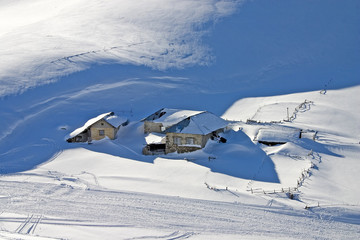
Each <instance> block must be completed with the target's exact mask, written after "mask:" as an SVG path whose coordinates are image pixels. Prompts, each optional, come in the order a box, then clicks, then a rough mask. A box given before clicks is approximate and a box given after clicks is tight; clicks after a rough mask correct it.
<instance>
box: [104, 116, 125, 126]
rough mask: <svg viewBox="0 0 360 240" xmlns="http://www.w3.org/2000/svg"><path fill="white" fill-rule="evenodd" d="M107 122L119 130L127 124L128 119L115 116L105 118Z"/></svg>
mask: <svg viewBox="0 0 360 240" xmlns="http://www.w3.org/2000/svg"><path fill="white" fill-rule="evenodd" d="M105 121H107V122H108V123H110V124H111V125H112V126H113V127H115V128H118V127H120V126H121V125H122V124H124V123H126V121H127V119H126V118H125V117H119V116H115V115H113V116H109V117H107V118H105Z"/></svg>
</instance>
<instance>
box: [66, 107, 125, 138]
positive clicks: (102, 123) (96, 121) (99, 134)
mask: <svg viewBox="0 0 360 240" xmlns="http://www.w3.org/2000/svg"><path fill="white" fill-rule="evenodd" d="M127 123H128V120H127V119H126V118H121V117H118V116H115V114H114V112H109V113H104V114H101V115H99V116H97V117H94V118H92V119H90V120H88V121H87V122H86V123H85V124H84V126H82V127H80V128H78V129H76V130H74V131H73V132H72V133H70V135H69V136H68V138H67V142H91V141H92V140H101V139H103V138H105V137H108V138H109V139H111V140H113V139H115V138H116V134H117V132H118V130H119V129H120V127H121V126H125V125H127Z"/></svg>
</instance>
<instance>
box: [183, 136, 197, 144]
mask: <svg viewBox="0 0 360 240" xmlns="http://www.w3.org/2000/svg"><path fill="white" fill-rule="evenodd" d="M185 140H186V145H194V144H195V139H194V138H192V137H187V138H186V139H185Z"/></svg>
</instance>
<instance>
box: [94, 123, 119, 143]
mask: <svg viewBox="0 0 360 240" xmlns="http://www.w3.org/2000/svg"><path fill="white" fill-rule="evenodd" d="M99 130H104V133H105V135H104V136H100V135H99ZM90 132H91V139H92V140H100V139H103V138H104V137H105V136H107V137H108V138H110V139H111V140H113V139H115V137H116V133H117V129H116V128H114V127H113V126H111V125H110V124H109V123H107V122H106V121H105V120H104V119H101V120H99V121H98V122H96V123H94V124H93V125H92V126H91V127H90Z"/></svg>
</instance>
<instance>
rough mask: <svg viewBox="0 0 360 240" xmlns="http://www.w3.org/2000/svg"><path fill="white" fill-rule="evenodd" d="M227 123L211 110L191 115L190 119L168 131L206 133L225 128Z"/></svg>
mask: <svg viewBox="0 0 360 240" xmlns="http://www.w3.org/2000/svg"><path fill="white" fill-rule="evenodd" d="M227 125H228V123H227V122H226V121H225V120H224V119H222V118H220V117H218V116H216V115H214V114H212V113H210V112H201V113H199V114H197V115H193V116H191V117H190V120H189V121H183V123H181V124H178V125H176V126H174V127H173V128H171V129H169V130H168V132H180V133H189V134H201V135H206V134H209V133H211V132H213V131H216V130H219V129H221V128H225V127H226V126H227Z"/></svg>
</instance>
